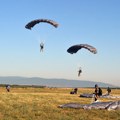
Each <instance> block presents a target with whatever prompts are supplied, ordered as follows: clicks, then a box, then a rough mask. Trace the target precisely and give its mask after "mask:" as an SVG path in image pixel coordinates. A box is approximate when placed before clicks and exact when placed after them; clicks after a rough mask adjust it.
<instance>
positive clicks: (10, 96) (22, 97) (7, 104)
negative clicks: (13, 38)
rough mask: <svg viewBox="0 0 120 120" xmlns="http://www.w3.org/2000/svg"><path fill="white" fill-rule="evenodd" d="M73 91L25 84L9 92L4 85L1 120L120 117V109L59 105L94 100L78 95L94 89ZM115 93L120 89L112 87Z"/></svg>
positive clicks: (108, 119) (112, 119)
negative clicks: (62, 106)
mask: <svg viewBox="0 0 120 120" xmlns="http://www.w3.org/2000/svg"><path fill="white" fill-rule="evenodd" d="M71 90H72V89H70V88H29V87H28V88H27V87H26V88H12V89H11V92H10V93H7V92H6V90H5V88H0V92H1V94H0V120H120V111H106V110H83V109H68V108H65V109H62V108H58V106H59V105H61V104H65V103H69V102H75V103H81V104H87V103H90V102H91V98H80V97H79V95H80V94H82V93H92V92H93V91H94V90H93V89H90V88H82V89H79V91H78V94H77V95H70V94H69V92H70V91H71ZM103 92H106V90H103ZM112 94H114V95H120V90H112ZM100 100H101V101H108V100H109V99H105V98H104V99H100ZM111 100H115V99H111ZM116 100H118V99H116Z"/></svg>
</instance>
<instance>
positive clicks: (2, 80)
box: [0, 76, 119, 87]
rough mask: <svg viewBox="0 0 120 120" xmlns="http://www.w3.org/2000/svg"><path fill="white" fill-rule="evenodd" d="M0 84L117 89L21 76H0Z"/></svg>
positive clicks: (79, 82)
mask: <svg viewBox="0 0 120 120" xmlns="http://www.w3.org/2000/svg"><path fill="white" fill-rule="evenodd" d="M0 84H10V85H37V86H38V85H40V86H47V87H94V86H95V84H98V85H99V86H100V87H108V86H109V87H119V86H115V85H112V84H108V83H103V82H95V81H89V80H68V79H64V78H61V79H60V78H41V77H22V76H0Z"/></svg>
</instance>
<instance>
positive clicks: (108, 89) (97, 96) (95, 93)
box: [94, 84, 111, 101]
mask: <svg viewBox="0 0 120 120" xmlns="http://www.w3.org/2000/svg"><path fill="white" fill-rule="evenodd" d="M107 92H108V95H110V93H111V89H110V88H109V87H108V88H107ZM94 95H95V97H94V98H95V101H97V100H98V98H99V97H100V96H102V89H101V88H100V87H99V86H98V85H97V84H96V85H95V92H94Z"/></svg>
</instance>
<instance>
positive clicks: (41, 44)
mask: <svg viewBox="0 0 120 120" xmlns="http://www.w3.org/2000/svg"><path fill="white" fill-rule="evenodd" d="M43 49H44V44H43V42H41V43H40V52H43Z"/></svg>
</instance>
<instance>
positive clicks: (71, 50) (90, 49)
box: [67, 44, 97, 54]
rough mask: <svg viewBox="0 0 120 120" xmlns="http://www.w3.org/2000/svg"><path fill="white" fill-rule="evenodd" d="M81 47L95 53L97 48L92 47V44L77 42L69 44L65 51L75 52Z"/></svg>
mask: <svg viewBox="0 0 120 120" xmlns="http://www.w3.org/2000/svg"><path fill="white" fill-rule="evenodd" d="M81 48H85V49H87V50H89V51H90V52H92V53H94V54H96V53H97V50H96V48H94V47H93V46H91V45H88V44H78V45H73V46H71V47H70V48H68V50H67V52H68V53H71V54H73V53H76V52H77V51H78V50H80V49H81Z"/></svg>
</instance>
